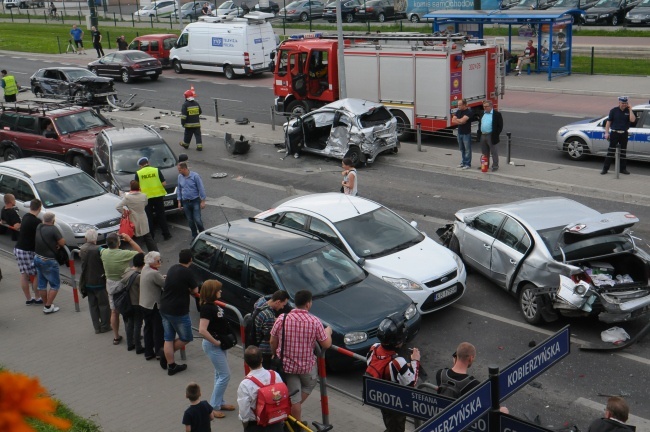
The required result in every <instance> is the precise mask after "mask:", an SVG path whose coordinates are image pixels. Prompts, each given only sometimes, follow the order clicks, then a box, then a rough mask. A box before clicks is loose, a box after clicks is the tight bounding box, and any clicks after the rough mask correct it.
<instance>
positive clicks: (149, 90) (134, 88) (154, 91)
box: [131, 87, 158, 93]
mask: <svg viewBox="0 0 650 432" xmlns="http://www.w3.org/2000/svg"><path fill="white" fill-rule="evenodd" d="M131 90H141V91H148V92H153V93H156V92H157V91H158V90H151V89H144V88H140V87H131Z"/></svg>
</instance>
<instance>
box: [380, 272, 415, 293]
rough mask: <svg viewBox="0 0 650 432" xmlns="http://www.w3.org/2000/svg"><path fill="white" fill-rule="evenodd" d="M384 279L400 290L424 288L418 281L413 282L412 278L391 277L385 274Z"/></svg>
mask: <svg viewBox="0 0 650 432" xmlns="http://www.w3.org/2000/svg"><path fill="white" fill-rule="evenodd" d="M383 279H384V280H385V281H386V282H388V283H389V284H391V285H393V286H394V287H395V288H397V289H398V290H400V291H421V290H422V287H421V286H420V284H418V283H417V282H413V281H412V280H409V279H404V278H391V277H388V276H383Z"/></svg>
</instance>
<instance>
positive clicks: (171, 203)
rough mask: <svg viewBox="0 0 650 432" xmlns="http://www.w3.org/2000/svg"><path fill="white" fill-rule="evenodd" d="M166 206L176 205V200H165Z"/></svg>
mask: <svg viewBox="0 0 650 432" xmlns="http://www.w3.org/2000/svg"><path fill="white" fill-rule="evenodd" d="M165 207H174V201H165Z"/></svg>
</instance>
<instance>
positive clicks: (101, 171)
mask: <svg viewBox="0 0 650 432" xmlns="http://www.w3.org/2000/svg"><path fill="white" fill-rule="evenodd" d="M95 172H96V173H97V174H108V169H106V167H105V166H104V165H101V166H98V167H97V168H96V169H95Z"/></svg>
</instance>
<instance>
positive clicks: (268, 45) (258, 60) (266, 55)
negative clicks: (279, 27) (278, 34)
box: [246, 22, 275, 72]
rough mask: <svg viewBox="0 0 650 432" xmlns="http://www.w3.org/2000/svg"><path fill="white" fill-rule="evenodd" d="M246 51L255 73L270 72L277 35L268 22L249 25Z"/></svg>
mask: <svg viewBox="0 0 650 432" xmlns="http://www.w3.org/2000/svg"><path fill="white" fill-rule="evenodd" d="M247 30H248V31H247V32H246V34H247V36H246V45H247V47H246V49H247V52H248V56H249V60H250V67H251V70H252V71H253V72H262V71H265V70H266V71H268V70H269V69H268V68H269V63H270V62H271V52H272V51H273V50H275V34H274V33H273V27H271V24H270V23H268V22H265V23H260V24H250V25H248V29H247Z"/></svg>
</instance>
